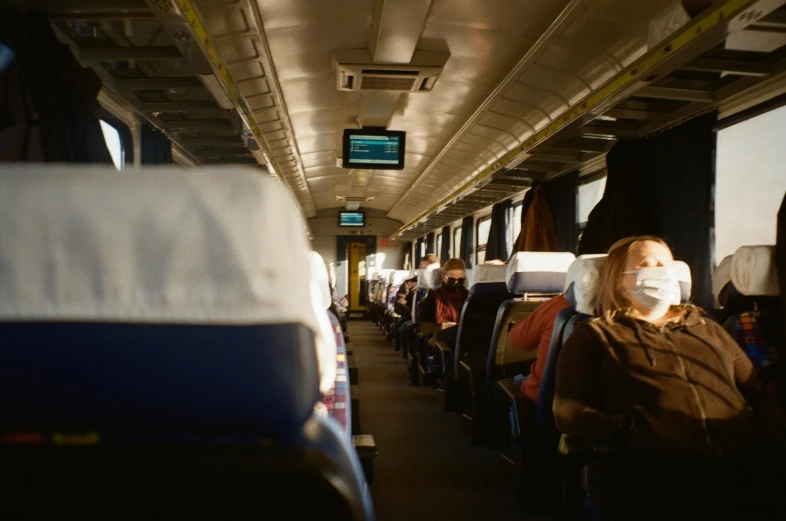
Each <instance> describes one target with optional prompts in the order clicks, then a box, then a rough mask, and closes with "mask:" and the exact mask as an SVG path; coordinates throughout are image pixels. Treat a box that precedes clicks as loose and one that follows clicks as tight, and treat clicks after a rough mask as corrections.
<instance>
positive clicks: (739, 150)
mask: <svg viewBox="0 0 786 521" xmlns="http://www.w3.org/2000/svg"><path fill="white" fill-rule="evenodd" d="M784 129H786V107H780V108H778V109H775V110H772V111H769V112H766V113H764V114H761V115H759V116H756V117H753V118H751V119H747V120H745V121H742V122H740V123H737V124H735V125H732V126H730V127H727V128H724V129H721V130H719V131H718V141H717V151H716V164H715V262H716V263H717V262H720V261H721V259H723V258H724V257H725V256H727V255H731V254H732V253H734V252H735V251H736V249H737V248H739V247H740V246H743V245H746V244H775V233H776V228H777V225H776V217H777V214H778V208H779V207H780V204H781V201H782V200H783V196H784V192H785V191H786V175H784V173H783V165H784V164H786V132H784Z"/></svg>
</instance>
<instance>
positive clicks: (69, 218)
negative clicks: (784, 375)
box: [0, 164, 318, 331]
mask: <svg viewBox="0 0 786 521" xmlns="http://www.w3.org/2000/svg"><path fill="white" fill-rule="evenodd" d="M0 187H1V189H0V229H2V230H3V232H2V234H0V265H1V266H3V269H2V270H0V288H2V291H0V320H4V321H22V320H46V321H74V320H77V321H94V322H125V323H133V322H137V323H179V324H202V325H205V324H220V325H232V324H235V325H245V324H254V325H261V324H281V323H303V324H305V325H307V326H309V327H311V329H312V330H314V331H316V330H317V329H318V328H317V321H316V317H315V314H314V311H313V309H312V307H311V306H305V305H304V304H305V303H308V302H310V301H311V288H310V282H309V279H308V277H304V276H303V274H308V273H309V272H310V260H309V256H308V251H309V250H310V248H309V245H308V239H307V237H306V224H305V222H304V220H303V217H302V216H301V214H300V211H299V210H298V206H297V203H296V202H295V201H294V199H293V197H292V195H291V194H290V192H289V190H287V189H286V188H285V187H284V186H283V185H282V184H281V183H279V182H277V181H276V180H275V179H273V178H272V177H269V176H266V175H260V173H259V171H258V170H256V169H251V168H242V167H239V168H228V167H221V168H217V169H210V168H202V169H193V170H184V169H181V168H178V167H150V168H145V169H143V170H141V171H134V172H133V173H123V174H118V172H117V171H116V170H114V169H112V168H111V167H105V166H98V165H95V166H94V165H66V164H58V165H34V164H16V165H6V166H5V167H4V168H3V169H2V172H1V173H0ZM33 194H34V195H33ZM271 245H275V247H272V246H271Z"/></svg>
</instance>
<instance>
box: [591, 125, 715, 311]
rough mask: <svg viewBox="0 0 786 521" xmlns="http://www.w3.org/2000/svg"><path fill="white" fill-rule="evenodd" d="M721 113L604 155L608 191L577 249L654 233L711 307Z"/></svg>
mask: <svg viewBox="0 0 786 521" xmlns="http://www.w3.org/2000/svg"><path fill="white" fill-rule="evenodd" d="M716 119H717V114H716V113H711V114H706V115H704V116H700V117H698V118H694V119H693V120H691V121H689V122H687V123H684V124H683V125H680V126H678V127H676V128H673V129H671V130H668V131H666V132H663V133H661V134H658V135H656V136H653V137H650V138H648V139H639V140H623V141H618V142H617V143H616V144H615V145H614V147H612V149H611V150H610V151H609V153H608V154H607V156H606V164H607V167H608V178H607V180H606V190H605V192H604V193H603V198H602V199H601V200H600V202H599V203H598V204H597V206H595V208H594V209H593V210H592V212H591V213H590V215H589V219H588V221H587V227H586V229H585V230H584V234H583V235H582V237H581V242H580V243H579V254H584V253H605V252H606V251H607V250H608V248H609V247H610V246H611V245H612V244H613V243H614V242H615V241H617V240H619V239H622V238H624V237H629V236H631V235H645V234H652V235H657V236H659V237H662V238H663V239H665V240H666V242H667V243H668V245H669V247H670V248H671V250H672V252H673V253H674V257H675V258H676V259H680V260H683V261H685V262H686V263H687V264H688V266H690V269H691V277H692V279H693V296H694V301H695V303H696V304H697V305H699V306H702V307H704V308H705V309H711V308H712V305H713V301H712V292H711V286H710V276H711V267H712V266H711V260H712V256H711V255H712V252H711V239H710V224H711V218H712V213H711V212H712V207H711V203H712V189H713V184H714V179H715V168H714V157H715V132H714V128H715V123H716Z"/></svg>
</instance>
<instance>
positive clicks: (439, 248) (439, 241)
mask: <svg viewBox="0 0 786 521" xmlns="http://www.w3.org/2000/svg"><path fill="white" fill-rule="evenodd" d="M434 254H435V255H436V256H437V257H439V256H440V255H442V233H440V234H438V235H437V251H435V252H434Z"/></svg>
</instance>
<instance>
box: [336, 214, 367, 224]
mask: <svg viewBox="0 0 786 521" xmlns="http://www.w3.org/2000/svg"><path fill="white" fill-rule="evenodd" d="M338 225H339V226H365V225H366V214H365V212H339V213H338Z"/></svg>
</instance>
